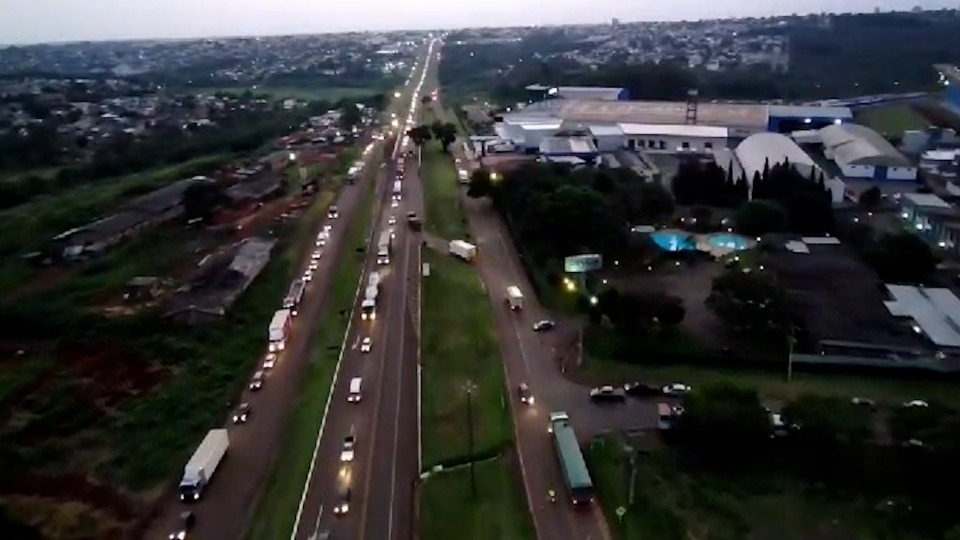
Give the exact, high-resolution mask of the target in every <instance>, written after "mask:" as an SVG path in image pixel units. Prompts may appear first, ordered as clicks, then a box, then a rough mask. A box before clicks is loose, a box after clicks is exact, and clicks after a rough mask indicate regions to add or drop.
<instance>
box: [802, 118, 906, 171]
mask: <svg viewBox="0 0 960 540" xmlns="http://www.w3.org/2000/svg"><path fill="white" fill-rule="evenodd" d="M820 139H821V142H822V144H823V153H824V155H825V156H826V157H827V158H829V159H832V160H833V161H834V162H835V163H836V164H837V165H838V166H839V167H840V170H841V171H843V175H844V176H846V177H849V178H870V179H873V180H909V181H915V180H916V179H917V167H916V166H915V165H913V164H912V163H911V162H910V160H909V159H907V158H906V157H905V156H904V155H903V154H901V153H900V152H899V151H898V150H897V149H896V148H894V147H893V145H892V144H890V143H889V142H887V140H886V139H884V138H883V136H881V135H880V134H879V133H877V132H876V131H873V130H872V129H870V128H868V127H865V126H861V125H859V124H839V125H834V126H827V127H825V128H823V129H821V130H820Z"/></svg>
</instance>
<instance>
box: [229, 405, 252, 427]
mask: <svg viewBox="0 0 960 540" xmlns="http://www.w3.org/2000/svg"><path fill="white" fill-rule="evenodd" d="M250 411H251V407H250V404H249V403H246V402H244V403H241V404H240V405H239V406H237V410H235V411H233V423H234V424H246V423H247V419H248V418H250Z"/></svg>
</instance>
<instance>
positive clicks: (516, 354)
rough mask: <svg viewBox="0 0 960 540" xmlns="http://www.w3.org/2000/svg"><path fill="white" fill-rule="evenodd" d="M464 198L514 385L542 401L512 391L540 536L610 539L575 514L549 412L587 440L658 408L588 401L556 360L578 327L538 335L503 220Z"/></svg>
mask: <svg viewBox="0 0 960 540" xmlns="http://www.w3.org/2000/svg"><path fill="white" fill-rule="evenodd" d="M432 105H433V107H434V110H435V113H436V114H437V116H438V118H445V117H446V113H445V111H444V110H443V109H442V106H441V104H440V103H439V102H433V104H432ZM452 148H454V150H455V152H457V153H459V152H460V151H461V146H460V145H454V146H453V147H452ZM461 159H463V158H461ZM463 162H464V164H466V162H465V161H463ZM462 196H463V198H464V204H463V208H464V211H465V212H466V215H467V217H468V219H469V223H470V231H471V235H472V237H473V242H475V243H476V244H477V246H478V252H479V256H478V257H477V259H476V265H477V269H478V270H479V272H480V275H481V278H482V279H483V281H484V283H485V285H486V288H487V291H488V292H489V294H490V295H491V301H492V302H493V304H494V307H495V310H494V317H495V323H496V327H497V332H498V336H499V341H500V349H501V353H502V356H503V359H504V363H505V369H506V375H507V382H508V385H509V387H510V388H511V390H513V389H516V388H517V386H518V385H519V384H520V383H521V382H527V383H528V384H529V385H530V387H531V389H532V392H533V395H534V396H535V398H536V406H533V407H528V406H526V405H523V404H521V403H520V402H519V399H518V396H517V394H516V392H515V391H512V392H511V396H512V397H511V407H512V409H513V411H514V418H515V427H516V435H517V437H516V438H517V443H518V450H519V452H518V454H519V457H520V466H521V471H522V474H523V480H524V485H525V487H526V491H527V497H528V502H529V504H530V507H531V510H532V513H533V517H534V522H535V525H536V528H537V535H538V537H539V538H541V539H543V540H558V539H571V540H573V539H576V540H601V539H606V538H609V532H608V529H607V526H606V523H605V521H604V519H603V516H602V513H601V512H600V509H599V507H598V506H597V505H593V506H591V507H590V508H589V509H585V510H573V509H572V504H570V503H569V500H568V499H567V496H566V493H565V489H564V482H563V477H562V475H561V471H560V467H559V464H558V461H557V457H556V454H555V451H554V449H553V444H552V439H551V438H550V436H549V435H548V433H547V415H548V414H549V412H550V411H566V412H567V413H569V414H570V417H571V421H572V423H573V425H574V428H575V429H576V430H577V433H578V435H579V436H580V437H581V440H582V441H584V440H585V439H587V438H590V437H592V435H594V434H596V433H597V432H601V431H605V430H615V429H644V428H651V427H654V426H655V425H656V406H655V404H654V403H653V402H648V401H640V400H628V401H627V402H626V403H625V404H623V405H612V406H598V405H596V404H593V403H591V402H590V401H589V398H588V389H586V388H584V387H581V386H578V385H576V384H574V383H572V382H570V381H569V380H567V379H566V378H564V376H563V374H562V373H561V370H560V362H559V361H558V357H570V356H574V357H575V356H576V354H577V351H576V347H577V342H578V339H577V338H576V333H577V331H578V330H577V328H576V327H575V326H570V325H568V324H566V323H563V322H561V324H560V325H559V327H558V328H557V329H556V330H554V331H552V332H547V333H535V332H533V331H532V325H533V323H534V322H535V321H537V320H540V319H545V318H551V316H550V314H549V313H548V312H546V310H544V309H543V307H542V306H540V305H539V303H538V302H537V298H536V294H535V291H534V289H533V288H532V286H531V285H530V283H529V282H528V280H527V277H526V274H525V273H524V271H523V268H522V266H521V265H520V262H519V259H518V258H517V250H516V249H515V248H514V246H513V243H512V240H511V239H510V237H509V235H508V234H507V231H506V228H505V226H504V224H503V222H502V220H501V219H500V218H499V216H498V215H497V213H496V212H495V210H494V209H493V208H492V206H491V205H490V203H489V202H488V201H485V200H484V201H478V200H473V199H469V198H467V197H466V196H465V194H462ZM510 285H516V286H518V287H520V289H521V291H523V293H524V297H525V298H524V309H523V311H522V312H520V313H519V314H518V313H514V312H511V311H510V310H508V309H507V308H506V305H505V297H506V288H507V287H508V286H510ZM550 489H554V490H556V491H557V493H558V494H560V500H559V501H558V502H557V503H550V502H549V501H548V500H547V491H548V490H550Z"/></svg>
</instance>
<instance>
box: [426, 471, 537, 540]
mask: <svg viewBox="0 0 960 540" xmlns="http://www.w3.org/2000/svg"><path fill="white" fill-rule="evenodd" d="M475 469H476V471H475V474H476V479H477V495H476V497H475V498H474V496H473V494H472V493H471V491H470V469H469V468H468V467H461V468H458V469H456V470H450V471H445V472H443V473H441V474H437V475H434V476H431V477H430V478H428V479H427V480H426V481H425V482H424V483H423V487H422V488H421V490H420V536H419V537H420V538H422V539H423V540H449V539H451V538H457V539H460V540H533V539H534V538H535V537H536V536H535V534H534V530H533V524H532V522H531V519H530V515H529V514H528V513H527V511H526V500H525V499H524V495H523V488H522V486H521V484H520V479H519V478H518V475H517V472H516V468H515V466H514V465H513V464H512V463H511V462H510V461H509V460H508V459H507V458H505V457H500V458H497V459H493V460H489V461H483V462H480V463H477V464H476V465H475Z"/></svg>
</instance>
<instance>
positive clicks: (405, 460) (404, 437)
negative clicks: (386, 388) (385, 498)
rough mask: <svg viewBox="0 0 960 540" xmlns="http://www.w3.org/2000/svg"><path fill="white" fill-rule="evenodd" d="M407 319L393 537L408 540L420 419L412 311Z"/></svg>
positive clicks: (413, 525) (412, 521) (412, 526)
mask: <svg viewBox="0 0 960 540" xmlns="http://www.w3.org/2000/svg"><path fill="white" fill-rule="evenodd" d="M403 317H404V318H405V319H407V323H406V328H407V330H406V333H407V339H406V340H405V342H404V349H403V352H402V357H403V358H404V363H403V366H402V369H400V370H399V371H400V377H399V385H398V386H399V387H400V388H401V389H402V391H401V395H400V401H399V402H400V406H399V411H400V412H399V415H398V422H397V426H398V432H397V435H398V437H397V441H396V446H395V448H396V450H395V459H394V462H395V463H394V471H395V474H396V477H395V478H394V479H393V482H394V484H393V486H392V488H391V492H392V498H393V509H394V510H393V521H392V524H393V535H392V536H390V537H389V538H390V539H396V540H400V539H403V540H407V539H411V538H415V537H416V536H415V534H416V530H415V529H416V520H415V518H414V513H415V504H416V502H415V501H416V500H417V492H416V488H417V480H418V479H419V477H420V469H419V455H418V454H419V441H420V435H419V432H418V430H419V418H418V413H417V376H418V374H417V350H418V347H417V339H416V335H415V334H414V332H413V320H412V318H411V317H410V312H409V310H404V312H403Z"/></svg>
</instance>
